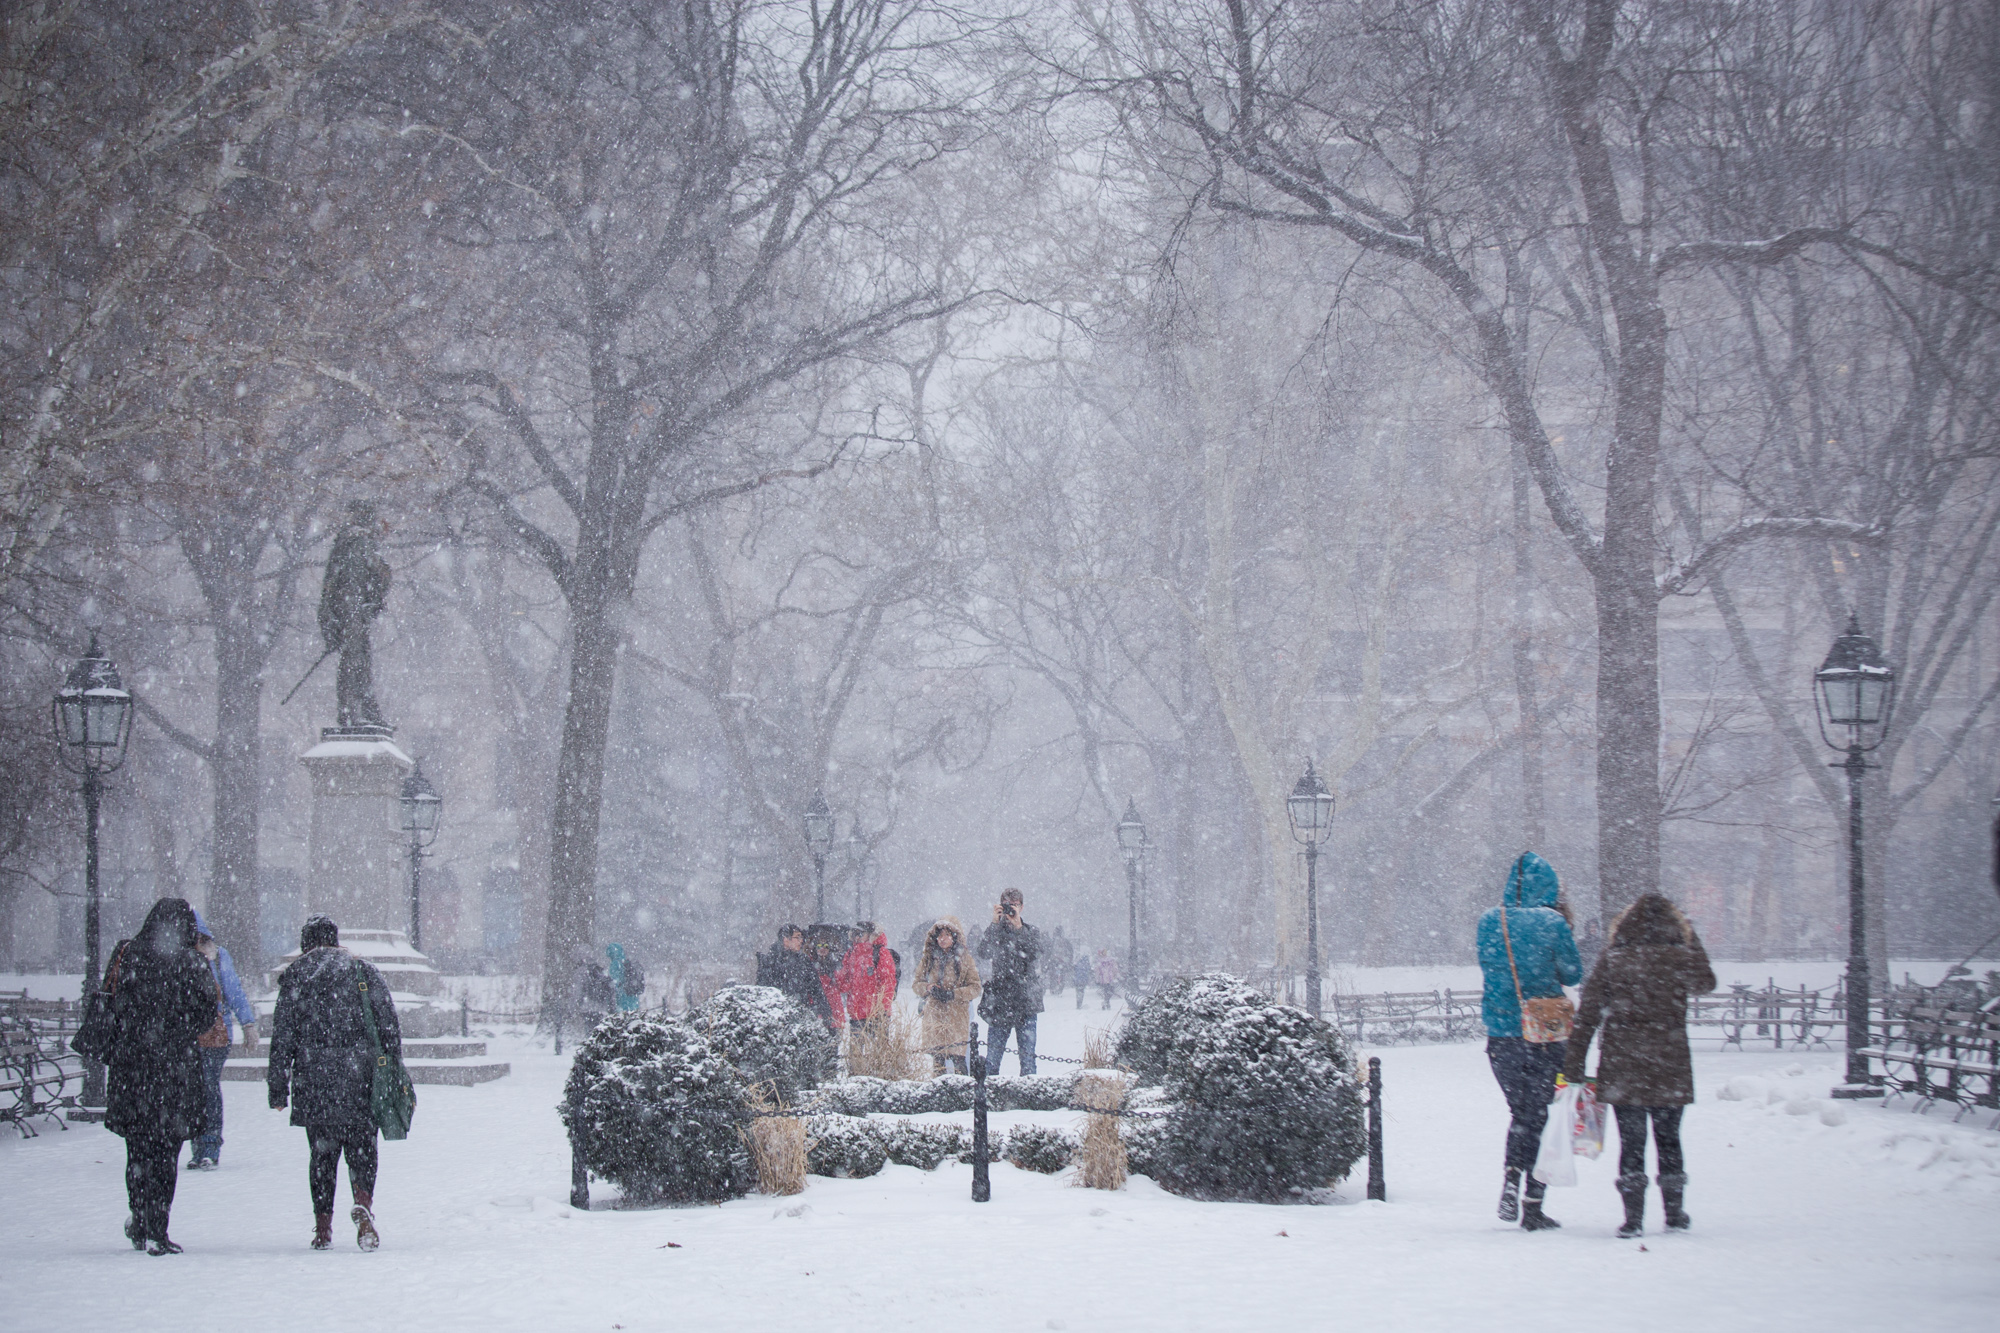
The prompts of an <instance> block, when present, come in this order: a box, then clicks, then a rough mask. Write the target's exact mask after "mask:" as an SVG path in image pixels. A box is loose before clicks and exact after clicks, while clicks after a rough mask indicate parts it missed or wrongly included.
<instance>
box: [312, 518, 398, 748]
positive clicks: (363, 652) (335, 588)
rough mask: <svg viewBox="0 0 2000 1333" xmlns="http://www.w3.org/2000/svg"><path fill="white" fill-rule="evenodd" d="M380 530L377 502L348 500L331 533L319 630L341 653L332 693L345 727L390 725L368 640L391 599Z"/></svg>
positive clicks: (329, 645) (329, 652) (330, 647)
mask: <svg viewBox="0 0 2000 1333" xmlns="http://www.w3.org/2000/svg"><path fill="white" fill-rule="evenodd" d="M379 532H380V525H379V524H378V523H377V521H376V518H375V506H374V505H372V504H370V503H368V502H367V501H366V500H352V501H349V502H348V505H347V519H346V521H345V522H343V523H342V524H341V525H340V531H339V532H338V533H336V534H335V535H334V538H333V550H332V551H330V552H328V554H327V557H326V577H325V580H324V581H323V582H322V583H321V584H320V593H319V633H320V638H321V640H322V641H323V642H324V643H325V644H326V651H327V655H328V656H331V655H332V654H333V653H336V652H338V653H339V654H340V667H339V675H338V676H337V677H336V679H335V684H334V692H335V697H336V699H337V700H338V703H339V721H340V725H341V726H342V727H343V728H354V727H386V726H388V724H387V723H386V722H384V721H383V720H382V709H381V707H380V706H379V705H377V704H376V702H375V668H374V662H373V659H372V658H371V656H370V650H369V645H368V626H369V624H370V622H372V621H373V620H374V619H375V617H376V616H378V615H380V614H381V613H382V607H383V605H384V604H385V603H386V602H387V601H388V600H389V565H388V562H387V561H385V560H383V559H382V554H381V552H380V551H379V550H377V549H376V546H375V539H376V537H377V535H378V534H379ZM321 660H322V661H324V660H325V658H322V659H321Z"/></svg>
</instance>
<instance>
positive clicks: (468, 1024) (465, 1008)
mask: <svg viewBox="0 0 2000 1333" xmlns="http://www.w3.org/2000/svg"><path fill="white" fill-rule="evenodd" d="M458 1035H459V1036H461V1037H469V1036H471V1035H472V1001H471V1000H469V999H467V998H466V997H465V996H463V995H461V996H459V997H458Z"/></svg>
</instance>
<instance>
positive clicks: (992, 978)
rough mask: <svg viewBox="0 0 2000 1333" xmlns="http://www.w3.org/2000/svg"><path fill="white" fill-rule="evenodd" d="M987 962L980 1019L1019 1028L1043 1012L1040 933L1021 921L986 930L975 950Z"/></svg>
mask: <svg viewBox="0 0 2000 1333" xmlns="http://www.w3.org/2000/svg"><path fill="white" fill-rule="evenodd" d="M974 952H975V953H977V954H978V956H979V957H981V958H984V959H986V960H988V963H989V965H990V970H989V971H988V973H987V976H986V989H985V991H984V992H983V993H982V994H981V995H980V997H979V1016H980V1017H981V1018H983V1019H985V1020H986V1021H987V1022H989V1023H998V1024H1000V1025H1001V1026H1003V1027H1010V1028H1011V1027H1018V1026H1019V1025H1021V1024H1023V1023H1025V1022H1027V1021H1028V1019H1029V1018H1030V1017H1032V1016H1033V1015H1035V1014H1039V1013H1040V1012H1042V969H1041V956H1042V933H1041V932H1040V931H1039V930H1036V929H1035V928H1034V927H1033V926H1031V925H1029V924H1028V923H1027V922H1025V921H1023V922H1022V923H1021V924H1020V925H1019V926H1003V925H1001V924H1000V923H999V922H998V921H995V922H993V923H992V924H990V925H988V926H987V927H986V932H985V933H984V934H983V935H981V936H980V937H979V947H978V948H977V949H976V950H974Z"/></svg>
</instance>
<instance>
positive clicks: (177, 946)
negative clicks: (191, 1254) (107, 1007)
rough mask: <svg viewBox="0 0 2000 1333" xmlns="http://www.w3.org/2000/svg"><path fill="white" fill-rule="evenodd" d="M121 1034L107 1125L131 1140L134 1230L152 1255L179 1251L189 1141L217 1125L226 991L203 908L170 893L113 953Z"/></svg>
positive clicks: (109, 1067)
mask: <svg viewBox="0 0 2000 1333" xmlns="http://www.w3.org/2000/svg"><path fill="white" fill-rule="evenodd" d="M104 988H105V989H106V990H108V991H110V992H111V997H112V998H111V1012H112V1014H113V1016H114V1018H115V1020H116V1028H117V1038H116V1040H115V1043H114V1044H113V1046H112V1049H111V1055H110V1058H109V1059H107V1060H106V1061H105V1065H106V1073H107V1084H106V1089H105V1091H106V1098H105V1112H104V1127H105V1128H106V1129H108V1130H110V1131H111V1132H112V1133H113V1134H116V1135H118V1136H119V1137H120V1138H122V1139H124V1140H125V1197H126V1200H127V1202H128V1203H129V1204H130V1207H131V1214H130V1216H128V1217H127V1218H126V1219H125V1238H126V1239H127V1240H129V1241H131V1242H132V1248H133V1249H135V1250H139V1249H143V1250H145V1251H146V1253H148V1254H179V1253H180V1252H181V1247H180V1246H178V1245H176V1244H175V1243H174V1242H173V1241H171V1240H169V1239H168V1238H167V1215H168V1214H169V1213H170V1212H171V1211H172V1210H173V1206H174V1186H175V1184H176V1177H177V1174H178V1168H179V1163H180V1155H181V1145H182V1144H183V1143H186V1142H187V1141H188V1140H189V1139H199V1138H200V1137H201V1136H202V1135H203V1134H206V1133H207V1132H208V1130H209V1119H208V1097H207V1095H206V1092H205V1090H204V1089H203V1086H202V1070H201V1048H200V1046H198V1045H197V1044H196V1042H197V1041H198V1040H199V1039H200V1037H201V1034H202V1033H203V1032H206V1031H207V1030H208V1029H209V1028H210V1027H212V1026H214V1024H215V1014H216V1006H217V1005H218V1004H219V1003H220V999H221V991H220V988H219V987H218V985H217V983H216V980H215V975H214V974H213V973H212V972H210V971H209V970H208V964H207V963H205V962H204V961H202V957H201V955H200V954H199V953H197V952H195V924H194V909H193V908H192V907H190V906H188V904H187V900H186V899H184V898H162V899H160V900H159V901H158V902H156V903H154V904H153V910H152V911H150V912H148V913H147V914H146V924H145V925H143V926H141V927H140V928H139V933H138V934H137V935H134V936H133V937H132V938H131V939H129V940H124V941H121V942H120V943H119V945H118V947H117V948H116V950H115V951H114V952H113V954H112V958H111V966H110V968H109V969H108V970H107V972H106V975H105V978H104Z"/></svg>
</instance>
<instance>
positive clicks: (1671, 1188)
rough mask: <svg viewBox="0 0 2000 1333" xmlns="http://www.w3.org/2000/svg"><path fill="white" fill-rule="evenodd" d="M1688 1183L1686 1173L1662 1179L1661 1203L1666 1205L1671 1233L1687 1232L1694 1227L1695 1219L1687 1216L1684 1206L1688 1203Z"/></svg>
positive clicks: (1668, 1226)
mask: <svg viewBox="0 0 2000 1333" xmlns="http://www.w3.org/2000/svg"><path fill="white" fill-rule="evenodd" d="M1687 1183H1688V1178H1687V1175H1686V1174H1685V1173H1682V1174H1681V1175H1677V1176H1661V1177H1660V1202H1661V1203H1662V1204H1664V1205H1666V1210H1667V1230H1669V1231H1686V1230H1687V1229H1688V1228H1689V1227H1690V1226H1692V1225H1694V1219H1692V1218H1690V1217H1689V1216H1688V1215H1687V1209H1686V1208H1685V1207H1684V1206H1683V1205H1684V1204H1685V1203H1686V1202H1687Z"/></svg>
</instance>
